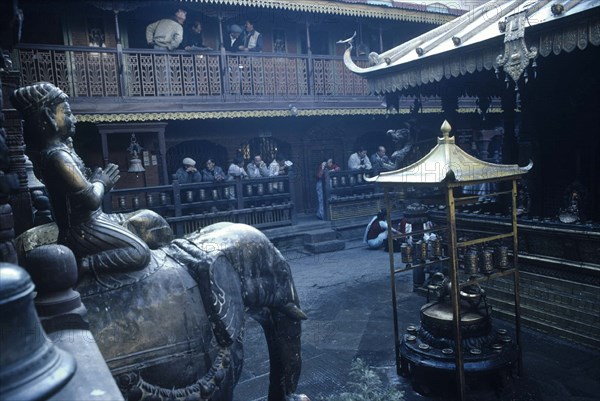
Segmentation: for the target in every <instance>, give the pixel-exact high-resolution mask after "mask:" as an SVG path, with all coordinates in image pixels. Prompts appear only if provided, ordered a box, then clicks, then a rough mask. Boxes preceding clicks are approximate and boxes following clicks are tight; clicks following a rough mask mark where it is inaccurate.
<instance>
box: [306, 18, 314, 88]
mask: <svg viewBox="0 0 600 401" xmlns="http://www.w3.org/2000/svg"><path fill="white" fill-rule="evenodd" d="M306 54H307V55H308V94H309V95H310V94H311V93H314V88H315V77H314V71H315V69H314V65H313V56H312V50H311V45H310V23H309V22H308V20H307V21H306Z"/></svg>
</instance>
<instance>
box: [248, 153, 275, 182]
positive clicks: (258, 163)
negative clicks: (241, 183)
mask: <svg viewBox="0 0 600 401" xmlns="http://www.w3.org/2000/svg"><path fill="white" fill-rule="evenodd" d="M246 171H247V172H248V177H250V178H261V177H269V175H270V173H269V167H267V165H266V164H265V162H264V161H263V160H262V157H261V156H260V155H256V156H254V160H253V161H251V162H250V163H248V165H247V166H246Z"/></svg>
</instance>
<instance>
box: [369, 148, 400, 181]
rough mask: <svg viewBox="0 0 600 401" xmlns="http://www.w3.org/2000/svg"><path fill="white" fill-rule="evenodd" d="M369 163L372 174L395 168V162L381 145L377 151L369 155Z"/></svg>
mask: <svg viewBox="0 0 600 401" xmlns="http://www.w3.org/2000/svg"><path fill="white" fill-rule="evenodd" d="M371 165H372V166H373V174H379V173H380V172H382V171H391V170H395V169H396V164H395V163H393V162H392V161H391V160H390V158H389V157H388V156H387V155H386V154H385V146H382V145H379V147H378V148H377V152H375V153H373V154H372V155H371Z"/></svg>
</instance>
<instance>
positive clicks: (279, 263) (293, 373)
mask: <svg viewBox="0 0 600 401" xmlns="http://www.w3.org/2000/svg"><path fill="white" fill-rule="evenodd" d="M169 249H170V250H169V253H170V254H171V255H174V256H175V257H176V258H177V259H178V260H179V261H180V262H182V263H183V264H184V265H185V266H186V267H187V268H188V270H189V271H190V274H191V275H192V276H193V277H195V278H196V280H197V281H198V285H199V286H200V288H201V292H204V293H205V294H207V295H203V300H204V297H205V296H206V297H207V300H205V308H206V307H208V309H212V310H213V312H212V313H210V312H209V315H211V314H212V315H213V320H211V323H212V324H213V331H215V337H217V341H219V343H220V344H223V345H225V344H229V343H231V341H233V339H234V338H235V335H236V327H238V323H235V324H232V319H234V320H235V319H237V316H239V315H238V313H237V312H235V311H236V310H237V309H238V308H240V307H243V309H246V310H248V313H249V314H250V315H251V316H252V317H253V318H255V319H256V320H257V321H258V322H259V323H260V324H261V326H262V327H263V330H264V332H265V336H266V340H267V345H268V348H269V359H270V365H271V366H270V367H271V369H270V372H271V373H270V385H269V401H280V400H285V399H293V397H295V395H294V392H295V391H296V387H297V385H298V379H299V376H300V369H301V365H302V360H301V356H300V336H301V323H300V322H301V320H304V319H306V315H305V314H304V312H302V310H301V309H300V304H299V300H298V296H297V293H296V288H295V286H294V282H293V279H292V275H291V271H290V266H289V264H288V263H287V261H286V260H285V258H284V257H283V255H281V253H280V252H279V251H278V250H277V249H276V248H275V246H274V245H273V244H272V243H271V242H270V241H269V240H268V238H267V237H266V236H265V235H264V234H263V233H261V232H260V231H258V230H256V229H255V228H253V227H250V226H247V225H243V224H232V223H219V224H215V225H214V226H209V227H207V229H203V230H200V231H199V232H196V233H193V234H190V235H188V236H186V237H185V238H183V239H177V240H175V241H173V243H172V244H171V246H170V248H169ZM221 258H225V259H226V261H227V262H228V263H224V261H222V260H220V259H221ZM218 265H222V266H226V265H231V266H233V268H234V269H235V271H236V274H237V278H235V279H233V280H232V277H231V276H229V277H227V276H226V275H224V274H223V273H222V272H219V270H223V268H221V269H220V268H219V267H218ZM238 278H239V283H240V291H241V294H242V298H241V301H242V302H243V305H238V304H237V303H236V301H235V300H233V299H232V298H235V297H234V296H233V295H232V294H230V292H232V293H233V294H235V293H236V288H234V287H231V283H230V282H231V281H233V282H237V281H238ZM226 283H227V284H226ZM226 286H228V287H226ZM203 287H204V290H202V288H203ZM206 301H209V302H206ZM207 305H209V306H207ZM232 311H233V312H234V313H232ZM215 317H218V319H215Z"/></svg>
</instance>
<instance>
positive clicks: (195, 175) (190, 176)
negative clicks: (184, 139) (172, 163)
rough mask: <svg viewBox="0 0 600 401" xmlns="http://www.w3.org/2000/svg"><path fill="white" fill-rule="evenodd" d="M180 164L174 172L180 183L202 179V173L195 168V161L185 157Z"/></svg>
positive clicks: (189, 182)
mask: <svg viewBox="0 0 600 401" xmlns="http://www.w3.org/2000/svg"><path fill="white" fill-rule="evenodd" d="M181 164H182V166H181V167H179V168H178V169H177V171H176V172H175V177H176V178H177V181H178V182H179V183H180V184H191V183H193V182H200V181H202V175H201V174H200V173H199V172H198V170H197V169H196V161H195V160H194V159H192V158H190V157H186V158H185V159H183V161H182V162H181Z"/></svg>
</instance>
